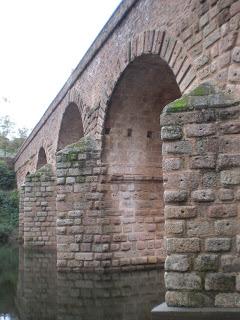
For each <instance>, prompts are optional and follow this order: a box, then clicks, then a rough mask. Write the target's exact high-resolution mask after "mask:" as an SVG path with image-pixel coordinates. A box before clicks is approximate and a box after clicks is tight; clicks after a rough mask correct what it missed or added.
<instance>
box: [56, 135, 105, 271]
mask: <svg viewBox="0 0 240 320" xmlns="http://www.w3.org/2000/svg"><path fill="white" fill-rule="evenodd" d="M99 159H100V150H97V149H96V145H95V143H94V142H93V141H92V140H91V139H89V138H82V139H81V140H80V141H79V142H78V143H76V144H72V145H70V146H68V147H66V148H65V149H63V150H61V151H59V152H58V153H57V199H56V200H57V201H56V209H57V266H58V269H59V270H75V271H79V270H84V269H85V268H86V269H95V268H100V267H101V264H100V261H101V257H100V255H101V253H102V244H101V241H100V239H101V234H102V211H101V208H100V207H99V204H98V203H99V201H101V199H102V196H103V194H102V192H101V190H100V189H99V187H98V181H99V174H101V170H102V169H101V162H100V160H99Z"/></svg>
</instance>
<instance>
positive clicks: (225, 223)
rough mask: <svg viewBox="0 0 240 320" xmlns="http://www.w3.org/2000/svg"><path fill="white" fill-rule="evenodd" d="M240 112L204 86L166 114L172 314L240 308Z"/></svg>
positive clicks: (164, 134)
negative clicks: (176, 309)
mask: <svg viewBox="0 0 240 320" xmlns="http://www.w3.org/2000/svg"><path fill="white" fill-rule="evenodd" d="M239 113H240V109H239V103H238V102H236V101H234V100H233V99H232V97H231V96H230V95H229V94H226V93H223V92H217V91H216V89H215V88H214V87H213V86H211V85H208V84H204V85H201V86H199V87H198V88H196V89H195V90H193V91H192V92H191V93H190V94H189V95H186V96H183V97H182V98H181V99H178V100H176V101H175V102H173V103H171V104H169V105H168V106H166V108H165V109H164V111H163V113H162V115H161V126H162V129H161V135H162V140H163V162H164V168H165V170H164V181H165V183H164V189H165V192H164V201H165V209H164V214H165V219H166V222H165V232H166V250H167V258H166V261H165V271H166V272H165V285H166V290H167V292H166V297H165V301H166V303H167V305H168V307H189V308H191V307H220V308H221V307H224V308H227V307H231V308H234V307H239V306H240V303H239V301H240V293H239V291H240V287H239V279H240V278H239V277H240V245H239V243H240V241H239V236H240V221H239V201H240V197H239V185H240V170H239V167H240V162H239V160H240V154H239V147H240V145H239V141H240V137H239V134H240V131H239ZM163 309H165V308H163ZM163 309H161V308H160V311H161V310H162V311H163V313H164V312H165V311H166V310H163ZM160 311H159V312H160ZM169 312H170V309H169ZM178 316H179V314H178Z"/></svg>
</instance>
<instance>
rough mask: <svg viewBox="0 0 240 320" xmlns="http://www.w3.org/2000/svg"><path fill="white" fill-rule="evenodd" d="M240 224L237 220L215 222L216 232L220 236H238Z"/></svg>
mask: <svg viewBox="0 0 240 320" xmlns="http://www.w3.org/2000/svg"><path fill="white" fill-rule="evenodd" d="M237 227H239V226H238V224H237V222H236V221H235V220H229V219H228V220H220V221H216V222H215V232H216V235H219V236H221V235H222V236H233V235H234V234H236V231H237Z"/></svg>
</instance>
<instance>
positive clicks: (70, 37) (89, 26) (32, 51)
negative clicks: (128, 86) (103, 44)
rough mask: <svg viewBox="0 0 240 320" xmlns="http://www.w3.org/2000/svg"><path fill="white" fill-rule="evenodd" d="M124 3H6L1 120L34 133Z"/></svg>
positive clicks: (1, 32)
mask: <svg viewBox="0 0 240 320" xmlns="http://www.w3.org/2000/svg"><path fill="white" fill-rule="evenodd" d="M120 2H121V1H120V0H0V41H1V43H0V116H3V115H9V116H10V117H11V119H12V120H13V121H14V122H15V123H16V124H17V127H20V128H21V127H27V128H29V129H33V127H34V126H35V125H36V123H37V122H38V121H39V120H40V117H41V116H42V115H43V113H44V111H45V110H46V109H47V107H48V106H49V104H50V103H51V101H52V100H53V99H54V97H55V96H56V95H57V93H58V91H59V90H60V89H61V87H62V86H63V84H64V83H65V81H66V80H67V78H68V77H69V75H70V74H71V72H72V70H73V69H74V68H75V67H76V65H77V64H78V63H79V61H80V59H81V58H82V56H83V55H84V53H85V52H86V51H87V49H88V48H89V47H90V45H91V43H92V42H93V40H94V39H95V38H96V36H97V34H98V33H99V32H100V30H101V28H102V27H103V26H104V24H105V23H106V22H107V20H108V19H109V17H110V16H111V14H112V13H113V11H114V10H115V9H116V7H117V6H118V4H119V3H120Z"/></svg>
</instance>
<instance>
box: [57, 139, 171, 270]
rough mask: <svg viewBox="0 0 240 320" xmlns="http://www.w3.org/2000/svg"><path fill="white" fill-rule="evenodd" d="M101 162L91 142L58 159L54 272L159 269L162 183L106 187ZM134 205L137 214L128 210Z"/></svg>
mask: <svg viewBox="0 0 240 320" xmlns="http://www.w3.org/2000/svg"><path fill="white" fill-rule="evenodd" d="M100 156H101V155H100V151H99V150H97V149H96V145H95V143H94V142H93V141H92V140H91V139H90V138H83V139H81V140H80V141H79V142H78V143H76V144H73V145H70V146H68V147H67V148H65V149H63V150H61V151H59V152H58V154H57V264H58V270H74V271H84V270H88V271H91V270H108V269H111V270H112V269H115V270H116V269H124V270H126V269H128V270H130V269H137V268H147V267H149V265H150V267H152V266H153V265H156V264H162V263H163V261H164V257H165V252H164V249H163V228H164V226H163V224H164V219H163V215H161V211H163V206H162V205H163V203H162V197H161V195H162V180H160V181H158V179H155V180H154V178H153V177H150V178H149V179H146V180H145V181H143V179H142V178H141V179H140V180H139V179H138V178H137V177H135V180H134V178H133V177H131V181H130V180H129V179H126V180H125V181H124V179H121V177H120V179H119V180H118V179H117V178H116V180H115V181H113V180H110V181H109V180H108V178H109V176H108V175H107V174H106V167H105V166H104V165H102V162H101V157H100ZM113 195H114V198H115V199H112V197H113ZM149 195H151V197H150V198H149ZM109 197H110V198H109ZM145 198H146V199H145ZM133 202H134V203H135V205H136V206H138V210H134V211H133V209H134V208H133V207H132V209H131V203H133ZM135 211H136V212H135Z"/></svg>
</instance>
